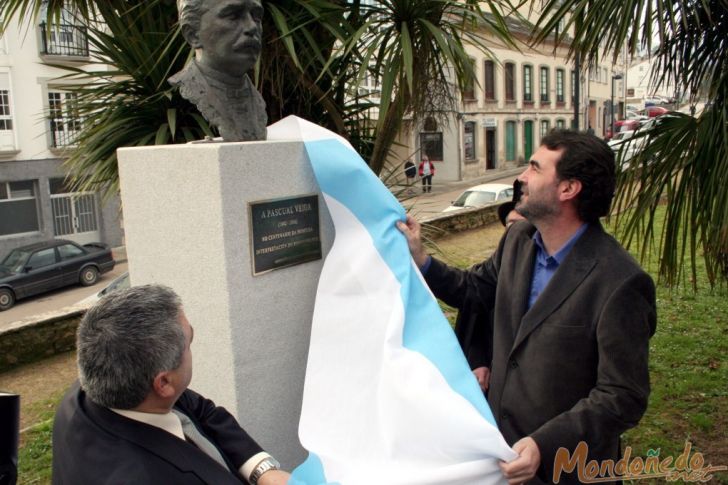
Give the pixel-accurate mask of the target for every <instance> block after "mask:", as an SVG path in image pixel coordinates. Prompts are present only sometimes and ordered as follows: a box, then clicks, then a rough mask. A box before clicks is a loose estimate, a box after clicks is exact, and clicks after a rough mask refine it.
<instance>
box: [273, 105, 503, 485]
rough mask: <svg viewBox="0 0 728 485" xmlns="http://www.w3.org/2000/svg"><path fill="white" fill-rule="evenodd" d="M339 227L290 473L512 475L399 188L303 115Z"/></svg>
mask: <svg viewBox="0 0 728 485" xmlns="http://www.w3.org/2000/svg"><path fill="white" fill-rule="evenodd" d="M268 139H269V140H302V141H304V143H305V149H306V152H307V155H308V157H309V159H310V161H311V165H312V167H313V171H314V174H315V176H316V180H317V181H318V184H319V187H320V189H321V192H322V193H323V196H324V200H325V203H326V207H327V208H328V210H329V212H330V214H331V218H332V220H333V223H334V227H335V233H336V236H335V240H334V243H333V247H332V248H331V251H330V252H329V254H328V256H327V257H326V260H325V262H324V265H323V270H322V273H321V277H320V280H319V285H318V291H317V295H316V305H315V309H314V314H313V323H312V328H311V342H310V347H309V353H308V363H307V367H306V380H305V384H304V392H303V407H302V411H301V420H300V423H299V438H300V440H301V444H302V445H303V446H304V448H306V450H308V452H309V457H308V459H307V460H306V461H305V462H304V463H303V464H301V465H300V466H299V467H297V468H296V469H295V470H294V471H293V474H292V478H291V480H290V481H289V484H296V485H318V484H332V483H337V484H341V485H357V484H362V485H405V484H408V485H436V484H437V485H456V484H463V485H464V484H479V485H480V484H490V483H505V479H504V478H503V476H502V474H501V472H500V469H499V467H498V462H499V461H500V460H505V461H510V460H512V459H514V458H515V457H516V454H515V452H514V451H513V450H512V449H511V448H510V447H509V446H508V444H507V443H506V442H505V440H504V439H503V437H502V435H501V434H500V432H499V431H498V429H497V428H496V426H495V420H494V419H493V415H492V413H491V411H490V408H489V407H488V404H487V402H486V400H485V398H484V397H483V394H482V392H481V390H480V388H479V387H478V384H477V382H476V380H475V378H474V376H473V375H472V373H471V371H470V369H469V367H468V364H467V362H466V360H465V357H464V356H463V353H462V351H461V350H460V347H459V345H458V342H457V339H456V338H455V334H454V332H453V331H452V329H451V328H450V326H449V324H448V322H447V320H446V318H445V317H444V315H443V314H442V312H441V310H440V308H439V306H438V304H437V301H436V300H435V298H434V296H433V295H432V293H431V292H430V290H429V289H428V287H427V285H426V283H425V282H424V280H423V279H422V275H421V274H420V272H419V270H418V269H417V267H416V266H415V265H414V262H413V260H412V258H411V256H410V253H409V249H408V247H407V241H406V239H405V237H404V236H403V235H402V234H401V233H400V232H399V230H398V229H397V228H396V227H395V222H396V221H398V220H401V221H403V220H404V219H405V212H404V210H403V208H402V206H401V205H400V204H399V202H398V201H397V200H396V198H395V197H394V196H393V195H392V194H391V193H390V191H389V190H388V189H387V188H386V187H385V186H384V184H382V182H381V181H380V180H379V179H378V178H377V177H376V176H375V175H374V174H373V173H372V171H371V170H370V169H369V167H367V165H366V163H365V162H364V161H363V160H362V159H361V157H360V156H359V155H358V154H357V153H356V152H355V151H354V150H353V148H352V147H351V145H349V144H348V143H347V142H346V141H345V140H344V139H343V138H341V137H339V136H337V135H336V134H334V133H331V132H330V131H328V130H325V129H323V128H321V127H318V126H316V125H314V124H312V123H309V122H307V121H304V120H302V119H300V118H296V117H288V118H286V119H284V120H282V121H280V122H278V123H276V124H274V125H272V126H270V127H269V128H268Z"/></svg>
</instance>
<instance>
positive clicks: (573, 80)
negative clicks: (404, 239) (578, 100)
mask: <svg viewBox="0 0 728 485" xmlns="http://www.w3.org/2000/svg"><path fill="white" fill-rule="evenodd" d="M576 82H577V80H576V71H574V70H572V71H571V102H572V103H573V102H574V101H575V99H574V97H575V96H576Z"/></svg>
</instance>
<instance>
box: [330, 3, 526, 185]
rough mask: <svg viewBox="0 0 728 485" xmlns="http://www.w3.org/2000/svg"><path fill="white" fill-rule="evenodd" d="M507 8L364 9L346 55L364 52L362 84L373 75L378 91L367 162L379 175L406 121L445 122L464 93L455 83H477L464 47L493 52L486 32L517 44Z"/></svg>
mask: <svg viewBox="0 0 728 485" xmlns="http://www.w3.org/2000/svg"><path fill="white" fill-rule="evenodd" d="M354 4H358V2H354ZM481 4H485V5H486V7H487V8H486V9H483V8H482V5H481ZM510 8H511V7H510V3H508V2H507V1H506V2H498V1H488V2H478V1H473V0H467V1H454V0H380V1H376V2H370V3H369V4H368V5H361V6H360V9H359V10H358V11H357V15H356V18H357V19H360V23H358V24H356V25H354V27H356V29H357V30H356V31H355V33H354V35H352V36H350V37H349V38H348V39H344V41H345V46H346V48H345V50H346V51H349V50H354V49H356V50H357V51H358V52H360V53H361V61H360V62H359V67H360V69H359V72H358V74H357V76H358V79H359V80H361V79H362V78H363V77H364V76H365V75H367V74H368V75H370V76H371V77H372V78H374V79H377V80H378V82H379V85H380V86H381V91H380V93H379V96H380V99H381V103H380V104H379V106H378V116H377V136H376V139H375V143H374V147H373V151H372V155H371V158H370V161H369V166H370V167H371V169H372V170H373V171H374V172H375V173H377V174H379V173H380V172H381V171H382V169H383V168H384V166H385V162H386V159H387V157H388V155H389V150H390V148H391V147H392V145H393V143H394V140H395V138H396V136H397V134H398V133H399V131H400V129H401V127H402V120H403V118H404V117H405V115H410V116H411V117H412V119H413V121H414V122H416V121H417V120H418V119H420V118H422V117H427V116H433V115H434V117H435V118H440V119H441V120H445V119H447V114H448V113H452V112H453V111H454V110H455V108H456V103H457V102H458V101H459V100H458V97H457V96H456V93H457V92H459V90H455V89H453V85H455V86H457V87H459V88H460V90H461V89H462V88H463V87H465V86H466V85H467V84H469V83H473V82H474V79H475V73H474V71H473V65H472V63H471V60H470V57H469V56H468V55H467V53H466V51H465V44H470V45H472V46H475V47H477V48H479V49H480V50H482V51H483V52H486V53H487V52H489V51H488V47H487V46H486V44H485V41H484V37H483V35H482V32H484V31H487V32H489V33H492V34H494V35H495V36H496V37H497V38H499V39H501V40H502V41H503V42H504V43H505V44H506V45H511V46H514V45H515V44H514V41H513V38H512V36H511V34H510V32H509V30H508V28H507V27H506V25H505V21H504V20H503V11H504V10H506V11H509V10H510ZM487 13H490V15H488V14H487ZM358 84H359V83H355V85H358Z"/></svg>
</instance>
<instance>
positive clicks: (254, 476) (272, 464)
mask: <svg viewBox="0 0 728 485" xmlns="http://www.w3.org/2000/svg"><path fill="white" fill-rule="evenodd" d="M280 467H281V464H280V463H278V461H277V460H276V459H275V458H273V457H272V456H269V457H268V458H263V459H262V460H261V462H260V463H258V465H256V467H255V469H254V470H253V473H251V474H250V478H249V479H248V482H250V485H258V480H260V476H261V475H263V474H264V473H265V472H269V471H271V470H279V469H280Z"/></svg>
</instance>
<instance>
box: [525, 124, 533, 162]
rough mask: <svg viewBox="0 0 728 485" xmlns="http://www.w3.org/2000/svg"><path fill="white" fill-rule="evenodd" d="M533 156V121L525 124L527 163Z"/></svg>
mask: <svg viewBox="0 0 728 485" xmlns="http://www.w3.org/2000/svg"><path fill="white" fill-rule="evenodd" d="M531 155H533V121H524V122H523V158H525V159H526V161H529V160H530V159H531Z"/></svg>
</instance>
